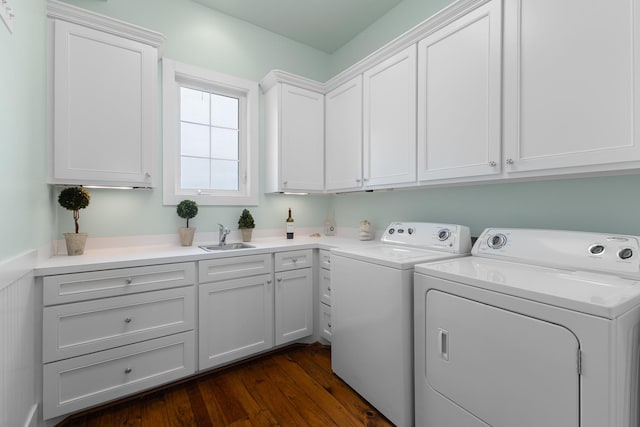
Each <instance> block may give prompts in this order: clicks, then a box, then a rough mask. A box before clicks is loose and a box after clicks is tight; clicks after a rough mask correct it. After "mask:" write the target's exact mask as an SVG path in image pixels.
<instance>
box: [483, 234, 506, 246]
mask: <svg viewBox="0 0 640 427" xmlns="http://www.w3.org/2000/svg"><path fill="white" fill-rule="evenodd" d="M506 244H507V236H505V235H504V234H494V235H493V236H489V238H488V239H487V245H488V246H489V247H490V248H491V249H500V248H502V247H504V245H506Z"/></svg>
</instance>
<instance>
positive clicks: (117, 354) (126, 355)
mask: <svg viewBox="0 0 640 427" xmlns="http://www.w3.org/2000/svg"><path fill="white" fill-rule="evenodd" d="M194 344H195V342H194V332H193V331H189V332H183V333H180V334H176V335H169V336H166V337H162V338H157V339H154V340H150V341H143V342H140V343H137V344H132V345H128V346H124V347H116V348H113V349H110V350H106V351H100V352H98V353H90V354H87V355H84V356H80V357H74V358H71V359H65V360H61V361H58V362H54V363H49V364H46V365H44V377H43V380H44V399H43V401H44V402H43V405H44V418H45V419H49V418H53V417H56V416H58V415H64V414H67V413H69V412H72V411H76V410H79V409H84V408H88V407H90V406H94V405H98V404H100V403H104V402H107V401H109V400H112V399H116V398H118V397H122V396H126V395H128V394H132V393H135V392H138V391H142V390H145V389H148V388H151V387H154V386H158V385H160V384H164V383H167V382H170V381H175V380H178V379H180V378H182V377H185V376H187V375H190V374H193V373H194V372H195V354H194Z"/></svg>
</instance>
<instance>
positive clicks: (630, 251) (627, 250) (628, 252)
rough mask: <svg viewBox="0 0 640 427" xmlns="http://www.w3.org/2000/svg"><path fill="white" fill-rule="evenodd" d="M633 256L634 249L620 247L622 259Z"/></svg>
mask: <svg viewBox="0 0 640 427" xmlns="http://www.w3.org/2000/svg"><path fill="white" fill-rule="evenodd" d="M632 256H633V249H631V248H624V249H620V252H618V257H620V259H629V258H631V257H632Z"/></svg>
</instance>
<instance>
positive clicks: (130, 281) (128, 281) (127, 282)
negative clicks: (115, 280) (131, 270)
mask: <svg viewBox="0 0 640 427" xmlns="http://www.w3.org/2000/svg"><path fill="white" fill-rule="evenodd" d="M124 282H125V283H126V284H127V285H130V284H132V283H133V279H132V278H131V277H127V278H126V279H125V281H124Z"/></svg>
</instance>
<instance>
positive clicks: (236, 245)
mask: <svg viewBox="0 0 640 427" xmlns="http://www.w3.org/2000/svg"><path fill="white" fill-rule="evenodd" d="M199 248H200V249H204V250H205V251H207V252H217V251H234V250H236V249H249V248H255V246H251V245H248V244H246V243H226V244H224V245H205V246H199Z"/></svg>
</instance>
